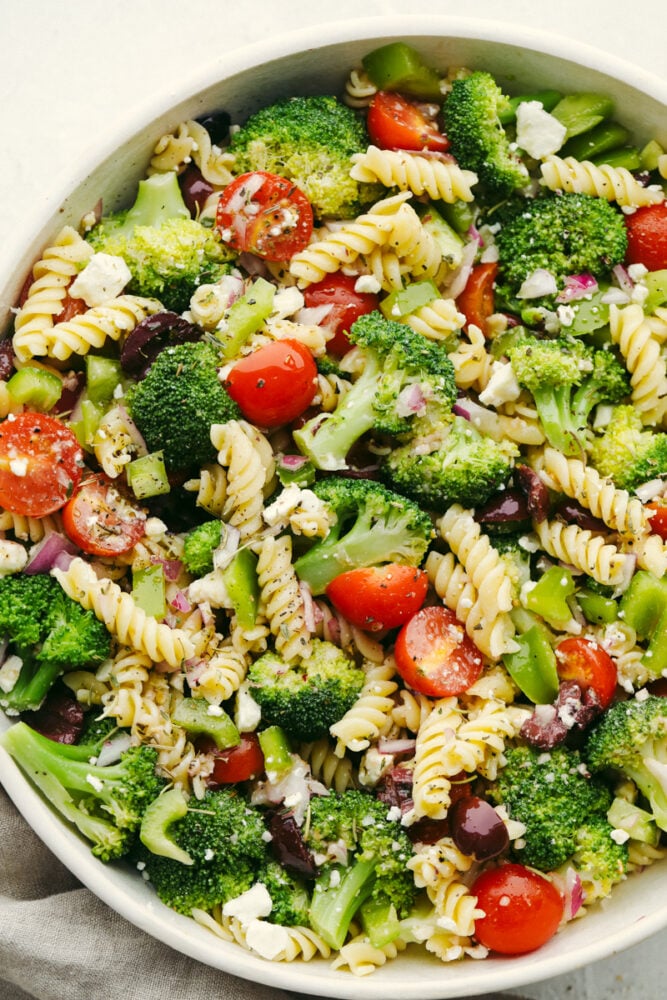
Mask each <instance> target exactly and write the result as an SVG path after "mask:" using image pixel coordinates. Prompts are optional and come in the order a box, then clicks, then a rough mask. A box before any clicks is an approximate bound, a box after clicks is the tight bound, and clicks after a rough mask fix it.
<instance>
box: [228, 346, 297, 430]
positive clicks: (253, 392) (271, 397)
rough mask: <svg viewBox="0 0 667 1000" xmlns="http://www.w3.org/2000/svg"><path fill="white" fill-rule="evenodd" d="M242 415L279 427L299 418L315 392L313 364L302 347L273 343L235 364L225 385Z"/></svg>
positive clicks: (267, 425) (261, 424)
mask: <svg viewBox="0 0 667 1000" xmlns="http://www.w3.org/2000/svg"><path fill="white" fill-rule="evenodd" d="M225 386H226V388H227V392H228V393H229V395H230V396H231V397H232V399H234V400H235V401H236V402H237V403H238V404H239V406H240V407H241V410H242V411H243V416H244V417H246V419H247V420H250V421H251V422H252V423H253V424H259V426H260V427H279V426H280V425H281V424H288V423H289V422H290V421H291V420H295V419H296V417H299V416H301V414H302V413H303V411H304V410H305V409H306V408H307V407H308V406H310V404H311V403H312V401H313V397H314V396H315V393H316V392H317V365H316V364H315V361H314V360H313V356H312V354H311V353H310V351H309V350H308V348H307V347H305V346H304V345H303V344H300V343H299V342H298V341H296V340H274V341H273V342H272V343H270V344H265V345H264V347H260V348H258V350H256V351H253V352H252V354H248V355H246V357H245V358H241V360H240V361H237V362H236V364H235V365H234V366H233V368H231V369H230V372H229V374H228V375H227V380H226V382H225Z"/></svg>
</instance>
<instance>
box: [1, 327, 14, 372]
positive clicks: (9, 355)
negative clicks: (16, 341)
mask: <svg viewBox="0 0 667 1000" xmlns="http://www.w3.org/2000/svg"><path fill="white" fill-rule="evenodd" d="M13 371H14V348H13V347H12V340H11V337H5V338H4V340H0V382H6V381H7V379H8V378H9V377H10V375H11V374H12V372H13Z"/></svg>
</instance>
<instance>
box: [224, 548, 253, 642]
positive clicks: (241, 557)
mask: <svg viewBox="0 0 667 1000" xmlns="http://www.w3.org/2000/svg"><path fill="white" fill-rule="evenodd" d="M222 578H223V582H224V584H225V588H226V590H227V594H228V595H229V597H230V599H231V601H232V604H233V605H234V611H235V613H236V617H237V619H238V623H239V625H241V626H242V627H243V628H252V627H253V625H254V624H255V621H256V619H257V607H258V605H259V592H260V591H259V581H258V579H257V556H256V555H255V554H254V552H251V551H250V549H239V550H238V552H236V554H235V555H234V558H233V559H232V561H231V562H230V564H229V566H227V567H226V569H224V570H223V573H222Z"/></svg>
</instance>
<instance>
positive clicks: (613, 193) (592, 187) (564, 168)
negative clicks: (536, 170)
mask: <svg viewBox="0 0 667 1000" xmlns="http://www.w3.org/2000/svg"><path fill="white" fill-rule="evenodd" d="M540 170H541V172H542V180H543V183H544V185H545V186H546V187H548V188H549V189H550V190H551V191H566V192H567V193H568V194H589V195H593V196H594V197H596V198H605V199H606V200H607V201H615V202H616V203H617V204H619V205H621V206H627V207H633V208H639V207H641V206H642V205H654V204H656V203H657V202H659V201H662V200H663V198H664V194H663V192H662V190H661V189H660V188H657V187H645V186H644V185H643V184H641V183H640V182H639V181H638V180H636V178H635V177H634V176H633V175H632V174H631V173H630V171H629V170H626V169H625V167H612V166H610V165H609V164H605V163H603V164H600V166H597V165H596V164H595V163H591V161H590V160H577V159H575V157H573V156H566V157H565V158H561V157H560V156H547V157H546V158H545V159H544V160H543V161H542V163H541V165H540Z"/></svg>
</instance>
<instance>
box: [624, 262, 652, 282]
mask: <svg viewBox="0 0 667 1000" xmlns="http://www.w3.org/2000/svg"><path fill="white" fill-rule="evenodd" d="M627 272H628V275H629V276H630V278H631V279H632V280H633V281H641V279H642V278H643V277H644V275H646V274H648V268H647V267H646V265H645V264H628V267H627Z"/></svg>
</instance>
